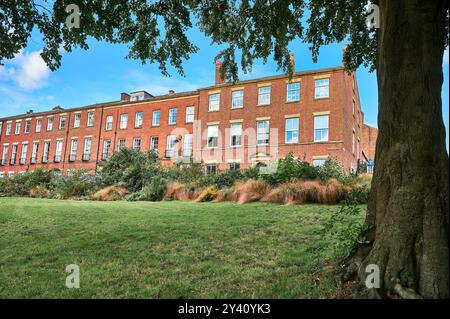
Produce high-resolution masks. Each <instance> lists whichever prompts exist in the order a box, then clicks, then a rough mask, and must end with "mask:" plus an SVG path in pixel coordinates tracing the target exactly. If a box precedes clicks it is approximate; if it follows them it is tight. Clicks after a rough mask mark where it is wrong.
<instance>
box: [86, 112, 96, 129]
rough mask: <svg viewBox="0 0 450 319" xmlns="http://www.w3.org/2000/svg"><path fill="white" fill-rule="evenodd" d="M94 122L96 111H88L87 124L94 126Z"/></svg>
mask: <svg viewBox="0 0 450 319" xmlns="http://www.w3.org/2000/svg"><path fill="white" fill-rule="evenodd" d="M94 123H95V112H94V111H91V112H88V113H87V123H86V126H87V127H92V126H94Z"/></svg>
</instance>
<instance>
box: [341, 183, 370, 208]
mask: <svg viewBox="0 0 450 319" xmlns="http://www.w3.org/2000/svg"><path fill="white" fill-rule="evenodd" d="M369 193H370V186H369V185H367V184H363V185H358V186H357V187H356V188H353V189H351V190H350V191H349V192H348V193H347V196H346V198H345V203H346V204H350V205H363V204H367V202H368V200H369Z"/></svg>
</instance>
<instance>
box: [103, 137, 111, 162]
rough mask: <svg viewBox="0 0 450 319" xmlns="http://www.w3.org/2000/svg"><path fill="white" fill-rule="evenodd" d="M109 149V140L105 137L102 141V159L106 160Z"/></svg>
mask: <svg viewBox="0 0 450 319" xmlns="http://www.w3.org/2000/svg"><path fill="white" fill-rule="evenodd" d="M110 150H111V140H109V139H107V140H104V141H103V152H102V160H106V159H107V158H108V156H109V151H110Z"/></svg>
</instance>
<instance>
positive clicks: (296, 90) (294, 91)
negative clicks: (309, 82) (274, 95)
mask: <svg viewBox="0 0 450 319" xmlns="http://www.w3.org/2000/svg"><path fill="white" fill-rule="evenodd" d="M300 90H301V87H300V82H292V83H288V84H287V85H286V101H287V102H298V101H300Z"/></svg>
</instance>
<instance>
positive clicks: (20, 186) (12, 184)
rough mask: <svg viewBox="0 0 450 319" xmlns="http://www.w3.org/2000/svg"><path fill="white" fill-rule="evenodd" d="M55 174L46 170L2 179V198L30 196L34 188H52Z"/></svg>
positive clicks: (0, 180)
mask: <svg viewBox="0 0 450 319" xmlns="http://www.w3.org/2000/svg"><path fill="white" fill-rule="evenodd" d="M53 176H54V173H53V172H52V171H46V170H44V169H41V168H39V169H36V170H35V171H26V172H24V173H22V174H14V175H13V176H10V177H9V176H6V177H4V178H2V179H0V196H28V195H29V194H30V191H31V190H32V189H33V188H36V187H40V188H43V189H48V188H49V187H50V184H51V181H52V178H53Z"/></svg>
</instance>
